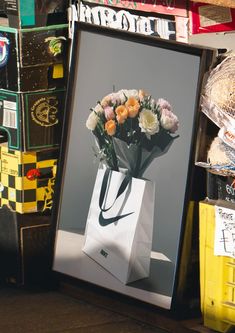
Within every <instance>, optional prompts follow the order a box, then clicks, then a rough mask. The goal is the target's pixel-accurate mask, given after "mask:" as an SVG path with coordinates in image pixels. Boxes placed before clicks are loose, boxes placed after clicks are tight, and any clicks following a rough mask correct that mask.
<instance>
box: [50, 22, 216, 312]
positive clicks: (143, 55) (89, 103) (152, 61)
mask: <svg viewBox="0 0 235 333" xmlns="http://www.w3.org/2000/svg"><path fill="white" fill-rule="evenodd" d="M73 45H74V48H73V57H72V67H71V76H70V85H69V91H68V98H67V109H66V114H65V126H64V132H63V138H62V142H63V143H62V150H61V158H60V164H59V176H58V178H59V180H58V182H59V183H58V184H57V185H58V186H57V197H58V200H57V201H56V202H55V206H54V219H55V221H56V225H57V227H56V237H55V253H54V262H53V270H54V271H56V272H59V273H63V274H66V275H68V276H71V277H74V278H77V279H79V280H83V281H87V282H90V283H92V284H95V285H98V286H101V287H104V288H107V289H110V290H113V291H116V292H118V293H121V294H124V295H128V296H130V297H133V298H135V299H139V300H142V301H144V302H147V303H150V304H154V305H157V306H160V307H162V308H165V309H171V308H172V305H173V301H174V294H175V290H176V285H177V280H178V277H177V276H178V271H179V266H180V262H181V252H182V240H183V236H184V230H185V226H186V214H187V210H188V206H189V201H190V200H192V178H193V174H194V146H195V137H196V135H195V134H196V128H197V113H198V112H197V111H198V104H199V94H200V90H201V85H202V78H203V73H204V72H205V70H206V69H207V65H208V64H210V62H211V59H212V57H213V54H214V51H213V50H207V49H203V48H197V47H191V46H188V45H184V44H179V43H176V42H170V41H165V40H161V39H158V38H155V37H149V36H142V35H136V34H133V33H130V32H124V31H116V30H112V29H109V28H103V27H96V26H93V25H89V24H84V23H78V25H77V26H76V30H75V36H74V43H73ZM120 89H144V90H145V91H147V92H148V93H150V94H151V95H152V96H153V97H154V98H160V97H161V98H165V99H166V100H167V101H169V102H170V103H171V105H172V106H173V109H174V113H175V114H176V115H177V117H178V119H179V129H178V134H179V137H178V138H177V140H175V142H174V144H173V145H172V147H170V149H169V151H168V152H167V154H165V155H163V156H161V157H159V158H156V159H154V160H153V162H152V163H151V164H150V166H149V167H148V169H147V170H146V172H145V175H144V176H145V178H147V179H150V180H152V181H153V182H154V183H155V187H156V195H155V199H154V200H155V201H154V225H153V236H152V249H151V260H150V272H149V276H148V277H147V278H144V279H140V280H137V281H135V282H131V283H127V284H125V283H122V282H120V281H119V280H118V279H117V278H116V277H114V276H113V275H112V274H110V272H108V271H107V270H106V269H104V268H103V267H102V266H100V265H99V264H97V262H95V261H94V260H93V259H91V258H89V256H87V255H86V254H85V253H84V252H83V250H82V248H83V245H84V240H85V228H86V221H87V216H88V211H89V206H90V202H91V196H92V192H93V188H94V183H95V179H96V174H97V169H98V164H99V161H98V160H97V159H95V156H94V151H93V149H92V147H94V145H95V142H94V137H93V135H92V134H91V132H90V131H89V130H88V129H87V128H86V120H87V117H88V115H89V113H90V108H91V107H94V106H95V105H96V103H97V101H99V100H100V99H101V98H102V97H103V96H105V95H107V94H108V93H110V92H112V91H119V90H120Z"/></svg>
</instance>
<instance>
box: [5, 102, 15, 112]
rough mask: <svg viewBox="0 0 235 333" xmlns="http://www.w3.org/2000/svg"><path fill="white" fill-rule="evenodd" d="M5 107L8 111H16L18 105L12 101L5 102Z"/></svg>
mask: <svg viewBox="0 0 235 333" xmlns="http://www.w3.org/2000/svg"><path fill="white" fill-rule="evenodd" d="M3 107H4V108H6V109H11V110H16V107H17V103H16V102H12V101H3Z"/></svg>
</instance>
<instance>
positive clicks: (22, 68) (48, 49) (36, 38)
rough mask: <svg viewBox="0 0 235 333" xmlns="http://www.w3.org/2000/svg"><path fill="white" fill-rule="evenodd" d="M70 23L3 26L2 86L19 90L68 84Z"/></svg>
mask: <svg viewBox="0 0 235 333" xmlns="http://www.w3.org/2000/svg"><path fill="white" fill-rule="evenodd" d="M67 34H68V26H67V25H66V24H65V25H57V26H50V27H43V28H41V29H13V28H5V27H0V89H7V90H12V91H17V92H27V91H30V92H32V91H37V90H42V89H43V90H45V89H55V88H64V87H65V86H66V74H67V58H68V56H67V52H68V37H67Z"/></svg>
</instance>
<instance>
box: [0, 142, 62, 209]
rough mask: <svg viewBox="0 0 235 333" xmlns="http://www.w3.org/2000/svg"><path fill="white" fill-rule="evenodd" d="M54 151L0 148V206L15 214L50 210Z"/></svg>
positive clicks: (56, 153)
mask: <svg viewBox="0 0 235 333" xmlns="http://www.w3.org/2000/svg"><path fill="white" fill-rule="evenodd" d="M57 158H58V150H57V149H56V150H49V151H42V152H19V151H15V150H10V149H9V148H8V146H7V144H2V145H0V205H1V207H2V206H4V205H6V206H8V207H10V208H11V209H12V210H13V211H16V212H18V213H21V214H22V213H32V212H40V211H45V210H46V209H51V208H52V201H53V193H54V184H55V176H56V164H57Z"/></svg>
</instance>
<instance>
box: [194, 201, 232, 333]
mask: <svg viewBox="0 0 235 333" xmlns="http://www.w3.org/2000/svg"><path fill="white" fill-rule="evenodd" d="M220 206H221V205H220ZM199 221H200V230H199V235H200V293H201V311H202V315H203V321H204V325H205V326H206V327H208V328H211V329H213V330H215V331H219V332H227V331H228V330H230V329H231V327H233V326H234V325H235V259H233V258H230V257H225V256H215V255H214V234H215V205H214V203H212V202H208V201H203V202H200V204H199Z"/></svg>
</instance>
